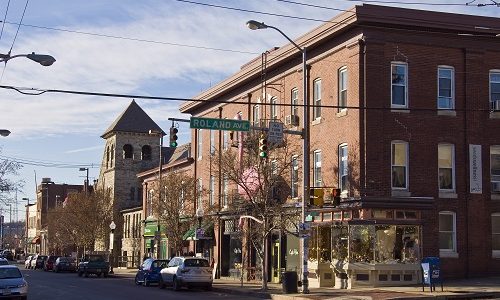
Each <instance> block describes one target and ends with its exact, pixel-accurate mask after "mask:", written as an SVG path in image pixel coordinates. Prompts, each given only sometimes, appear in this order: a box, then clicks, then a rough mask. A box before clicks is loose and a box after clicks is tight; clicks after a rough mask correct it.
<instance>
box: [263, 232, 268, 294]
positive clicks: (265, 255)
mask: <svg viewBox="0 0 500 300" xmlns="http://www.w3.org/2000/svg"><path fill="white" fill-rule="evenodd" d="M262 243H263V246H264V257H263V258H264V259H263V260H262V290H263V291H267V265H268V262H267V251H268V249H267V248H268V247H267V235H264V238H263V239H262Z"/></svg>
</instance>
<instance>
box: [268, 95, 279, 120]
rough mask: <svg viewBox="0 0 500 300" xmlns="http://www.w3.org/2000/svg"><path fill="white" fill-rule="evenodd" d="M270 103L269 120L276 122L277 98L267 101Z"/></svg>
mask: <svg viewBox="0 0 500 300" xmlns="http://www.w3.org/2000/svg"><path fill="white" fill-rule="evenodd" d="M269 102H270V103H271V119H272V120H277V119H278V105H277V104H278V97H272V98H271V100H269Z"/></svg>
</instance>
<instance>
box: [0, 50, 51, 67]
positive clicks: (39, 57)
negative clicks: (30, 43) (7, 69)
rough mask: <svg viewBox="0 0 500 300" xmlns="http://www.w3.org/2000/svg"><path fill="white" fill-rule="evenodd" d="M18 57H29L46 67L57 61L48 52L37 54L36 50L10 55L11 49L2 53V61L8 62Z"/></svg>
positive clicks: (0, 56) (0, 59) (0, 57)
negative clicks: (29, 52)
mask: <svg viewBox="0 0 500 300" xmlns="http://www.w3.org/2000/svg"><path fill="white" fill-rule="evenodd" d="M16 57H27V58H28V59H31V60H32V61H34V62H37V63H39V64H41V65H42V66H45V67H47V66H50V65H52V64H53V63H54V62H55V61H56V59H55V58H54V57H52V56H50V55H46V54H35V52H31V54H17V55H10V51H9V52H8V53H7V54H2V53H0V62H5V63H7V62H8V61H9V60H11V59H13V58H16Z"/></svg>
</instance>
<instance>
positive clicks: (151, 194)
mask: <svg viewBox="0 0 500 300" xmlns="http://www.w3.org/2000/svg"><path fill="white" fill-rule="evenodd" d="M154 194H155V191H154V190H149V192H148V198H147V199H146V215H147V216H148V217H149V216H152V215H153V197H154Z"/></svg>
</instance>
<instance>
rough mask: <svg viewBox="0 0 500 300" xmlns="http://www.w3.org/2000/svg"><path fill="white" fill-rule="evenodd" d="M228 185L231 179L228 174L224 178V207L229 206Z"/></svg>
mask: <svg viewBox="0 0 500 300" xmlns="http://www.w3.org/2000/svg"><path fill="white" fill-rule="evenodd" d="M228 187H229V180H228V178H227V176H224V178H223V180H222V207H227V197H228V195H227V191H228Z"/></svg>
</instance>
